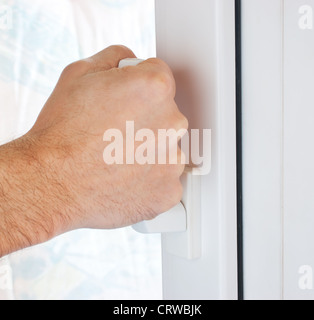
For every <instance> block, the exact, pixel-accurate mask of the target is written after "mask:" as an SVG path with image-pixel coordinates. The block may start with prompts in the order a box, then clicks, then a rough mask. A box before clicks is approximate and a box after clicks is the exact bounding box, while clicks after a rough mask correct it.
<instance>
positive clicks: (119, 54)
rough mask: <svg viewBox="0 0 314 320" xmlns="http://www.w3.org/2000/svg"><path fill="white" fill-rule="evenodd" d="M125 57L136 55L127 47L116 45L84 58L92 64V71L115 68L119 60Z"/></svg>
mask: <svg viewBox="0 0 314 320" xmlns="http://www.w3.org/2000/svg"><path fill="white" fill-rule="evenodd" d="M126 58H136V56H135V54H134V53H133V52H132V50H130V49H129V48H127V47H125V46H121V45H118V46H110V47H108V48H106V49H104V50H102V51H100V52H98V53H97V54H95V55H94V56H91V57H90V58H87V59H85V60H86V61H88V62H89V63H91V64H92V66H93V72H99V71H107V70H110V69H112V68H117V67H118V65H119V62H120V61H121V60H123V59H126Z"/></svg>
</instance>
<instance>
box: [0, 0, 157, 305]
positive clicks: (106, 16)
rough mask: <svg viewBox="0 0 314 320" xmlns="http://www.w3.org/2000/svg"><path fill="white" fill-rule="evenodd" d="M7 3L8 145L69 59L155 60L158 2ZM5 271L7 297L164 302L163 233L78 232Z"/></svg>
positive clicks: (0, 86) (2, 45)
mask: <svg viewBox="0 0 314 320" xmlns="http://www.w3.org/2000/svg"><path fill="white" fill-rule="evenodd" d="M1 6H2V7H1V14H0V97H1V101H2V102H5V103H1V106H0V111H1V117H0V143H1V144H3V143H5V142H8V141H10V140H12V139H14V138H17V137H18V136H20V135H22V134H24V133H26V132H27V131H28V130H29V129H30V127H31V126H32V124H33V123H34V121H35V119H36V117H37V115H38V113H39V112H40V110H41V108H42V106H43V104H44V103H45V101H46V100H47V98H48V96H49V94H50V93H51V91H52V90H53V88H54V86H55V84H56V81H57V79H58V77H59V75H60V73H61V71H62V69H63V68H64V67H65V66H66V65H67V64H69V63H70V62H73V61H76V60H78V59H81V58H85V57H88V56H90V55H92V54H94V53H96V52H98V51H100V50H102V49H104V48H105V47H107V46H109V45H112V44H124V45H126V46H128V47H130V48H131V49H132V50H133V51H134V52H135V54H136V55H137V56H138V57H140V58H144V59H145V58H148V57H151V56H155V47H156V45H155V23H154V0H89V1H87V0H76V1H71V0H45V1H42V0H32V1H31V2H30V1H29V0H3V1H1ZM0 268H1V269H0V284H1V283H2V286H0V299H5V298H14V299H160V298H161V248H160V236H158V235H149V236H147V235H145V236H144V235H140V234H137V233H136V232H135V231H133V229H131V228H125V229H120V230H113V231H95V230H79V231H75V232H71V233H68V234H65V235H63V236H60V237H58V238H56V239H54V240H52V241H50V242H48V243H46V244H43V245H39V246H37V247H34V248H31V249H26V250H24V251H21V252H18V253H15V254H13V255H11V256H10V257H9V258H8V259H2V260H1V261H0ZM4 270H6V272H4ZM1 277H2V279H1ZM3 277H8V279H6V281H2V282H1V280H3ZM4 284H5V285H4Z"/></svg>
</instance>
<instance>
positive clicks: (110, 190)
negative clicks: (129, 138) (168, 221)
mask: <svg viewBox="0 0 314 320" xmlns="http://www.w3.org/2000/svg"><path fill="white" fill-rule="evenodd" d="M132 57H135V56H134V54H133V53H132V52H131V51H130V50H129V49H127V48H125V47H122V46H113V47H109V48H107V49H106V50H104V51H102V52H100V53H98V54H96V55H95V56H93V57H91V58H89V59H85V60H82V61H78V62H75V63H73V64H71V65H69V66H68V67H67V68H66V69H65V70H64V72H63V73H62V75H61V77H60V80H59V82H58V84H57V86H56V88H55V90H54V92H53V93H52V95H51V97H50V98H49V100H48V101H47V103H46V105H45V106H44V108H43V110H42V112H41V114H40V115H39V118H38V120H37V122H36V124H35V125H34V127H33V128H32V130H31V131H30V132H29V133H28V134H27V135H26V137H24V139H26V140H27V141H29V148H28V149H29V150H32V154H33V156H34V157H35V158H36V160H37V162H38V163H40V166H41V168H44V171H43V170H42V169H41V170H40V172H44V177H42V176H41V177H39V178H38V180H40V181H42V182H41V183H44V184H45V185H47V186H48V187H47V193H45V194H42V197H44V198H46V200H47V201H46V203H45V207H43V208H42V210H43V211H45V210H46V211H47V212H49V211H51V210H47V208H48V207H49V206H50V207H52V208H58V209H57V210H56V212H52V213H51V214H52V215H53V219H47V220H48V221H50V220H52V221H53V224H54V228H53V229H54V230H55V233H62V232H64V231H68V230H71V229H77V228H117V227H122V226H127V225H131V224H134V223H137V222H139V221H142V220H148V219H152V218H154V217H156V215H158V214H160V213H162V212H165V211H167V210H169V209H170V208H172V207H173V206H174V205H175V204H177V203H178V202H179V201H180V199H181V195H182V187H181V183H180V179H179V178H180V176H181V174H182V172H183V170H184V165H182V164H181V160H180V159H181V158H180V157H181V153H180V150H178V164H175V165H158V164H156V165H139V164H137V163H135V164H134V165H126V164H124V165H118V164H115V165H108V164H106V163H105V162H104V159H103V152H104V149H105V147H106V146H107V145H108V142H104V141H103V136H104V133H105V131H106V130H107V129H112V128H114V129H118V130H120V131H121V132H122V133H123V135H124V137H125V134H126V132H125V131H126V130H125V127H126V121H130V120H133V121H134V123H135V130H139V129H142V128H147V129H151V130H152V131H153V132H154V133H155V135H156V137H157V131H158V129H170V128H173V129H176V130H179V129H182V128H184V129H186V128H187V126H188V124H187V120H186V118H185V117H184V116H183V115H182V114H181V113H180V112H179V110H178V108H177V105H176V103H175V102H174V96H175V81H174V78H173V75H172V73H171V71H170V69H169V67H168V66H167V65H166V64H165V63H164V62H163V61H161V60H159V59H149V60H147V61H145V62H143V63H141V64H139V65H138V66H136V67H125V68H123V69H118V68H117V66H118V63H119V61H120V60H122V59H124V58H132ZM151 143H153V142H151ZM172 147H177V146H172ZM31 188H33V189H34V190H33V192H34V193H35V192H36V186H34V187H31ZM47 214H48V213H47ZM46 228H47V229H49V228H50V227H49V226H48V227H46Z"/></svg>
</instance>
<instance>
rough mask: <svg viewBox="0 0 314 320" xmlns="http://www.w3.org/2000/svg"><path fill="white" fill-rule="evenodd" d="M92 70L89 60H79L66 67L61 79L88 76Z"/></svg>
mask: <svg viewBox="0 0 314 320" xmlns="http://www.w3.org/2000/svg"><path fill="white" fill-rule="evenodd" d="M90 68H91V64H90V62H89V61H87V60H79V61H76V62H73V63H71V64H69V65H68V66H66V67H65V68H64V70H63V72H62V74H61V78H72V77H77V76H81V75H84V74H86V73H87V72H88V71H89V70H90Z"/></svg>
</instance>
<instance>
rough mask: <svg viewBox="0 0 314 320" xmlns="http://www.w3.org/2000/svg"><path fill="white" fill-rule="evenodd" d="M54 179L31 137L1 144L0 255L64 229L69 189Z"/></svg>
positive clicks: (40, 241) (39, 240)
mask: <svg viewBox="0 0 314 320" xmlns="http://www.w3.org/2000/svg"><path fill="white" fill-rule="evenodd" d="M53 180H54V179H53V178H52V175H51V174H49V170H48V169H47V165H45V164H44V163H42V162H41V161H40V156H39V155H38V154H37V152H35V148H34V147H33V146H32V143H31V141H29V139H25V138H22V139H19V140H16V141H13V142H11V143H9V144H7V145H4V146H1V147H0V257H1V256H4V255H6V254H9V253H12V252H13V251H16V250H19V249H22V248H25V247H29V246H32V245H35V244H39V243H42V242H44V241H47V240H49V239H50V238H52V237H54V236H55V235H57V234H59V233H62V232H64V231H65V230H64V229H65V228H66V226H65V223H64V219H63V216H61V214H60V211H61V210H62V208H61V206H62V203H63V204H64V202H62V201H60V198H62V197H66V196H65V195H64V193H66V192H65V190H62V186H61V184H60V183H58V182H57V181H53ZM57 190H58V192H57ZM62 224H63V226H62Z"/></svg>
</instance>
